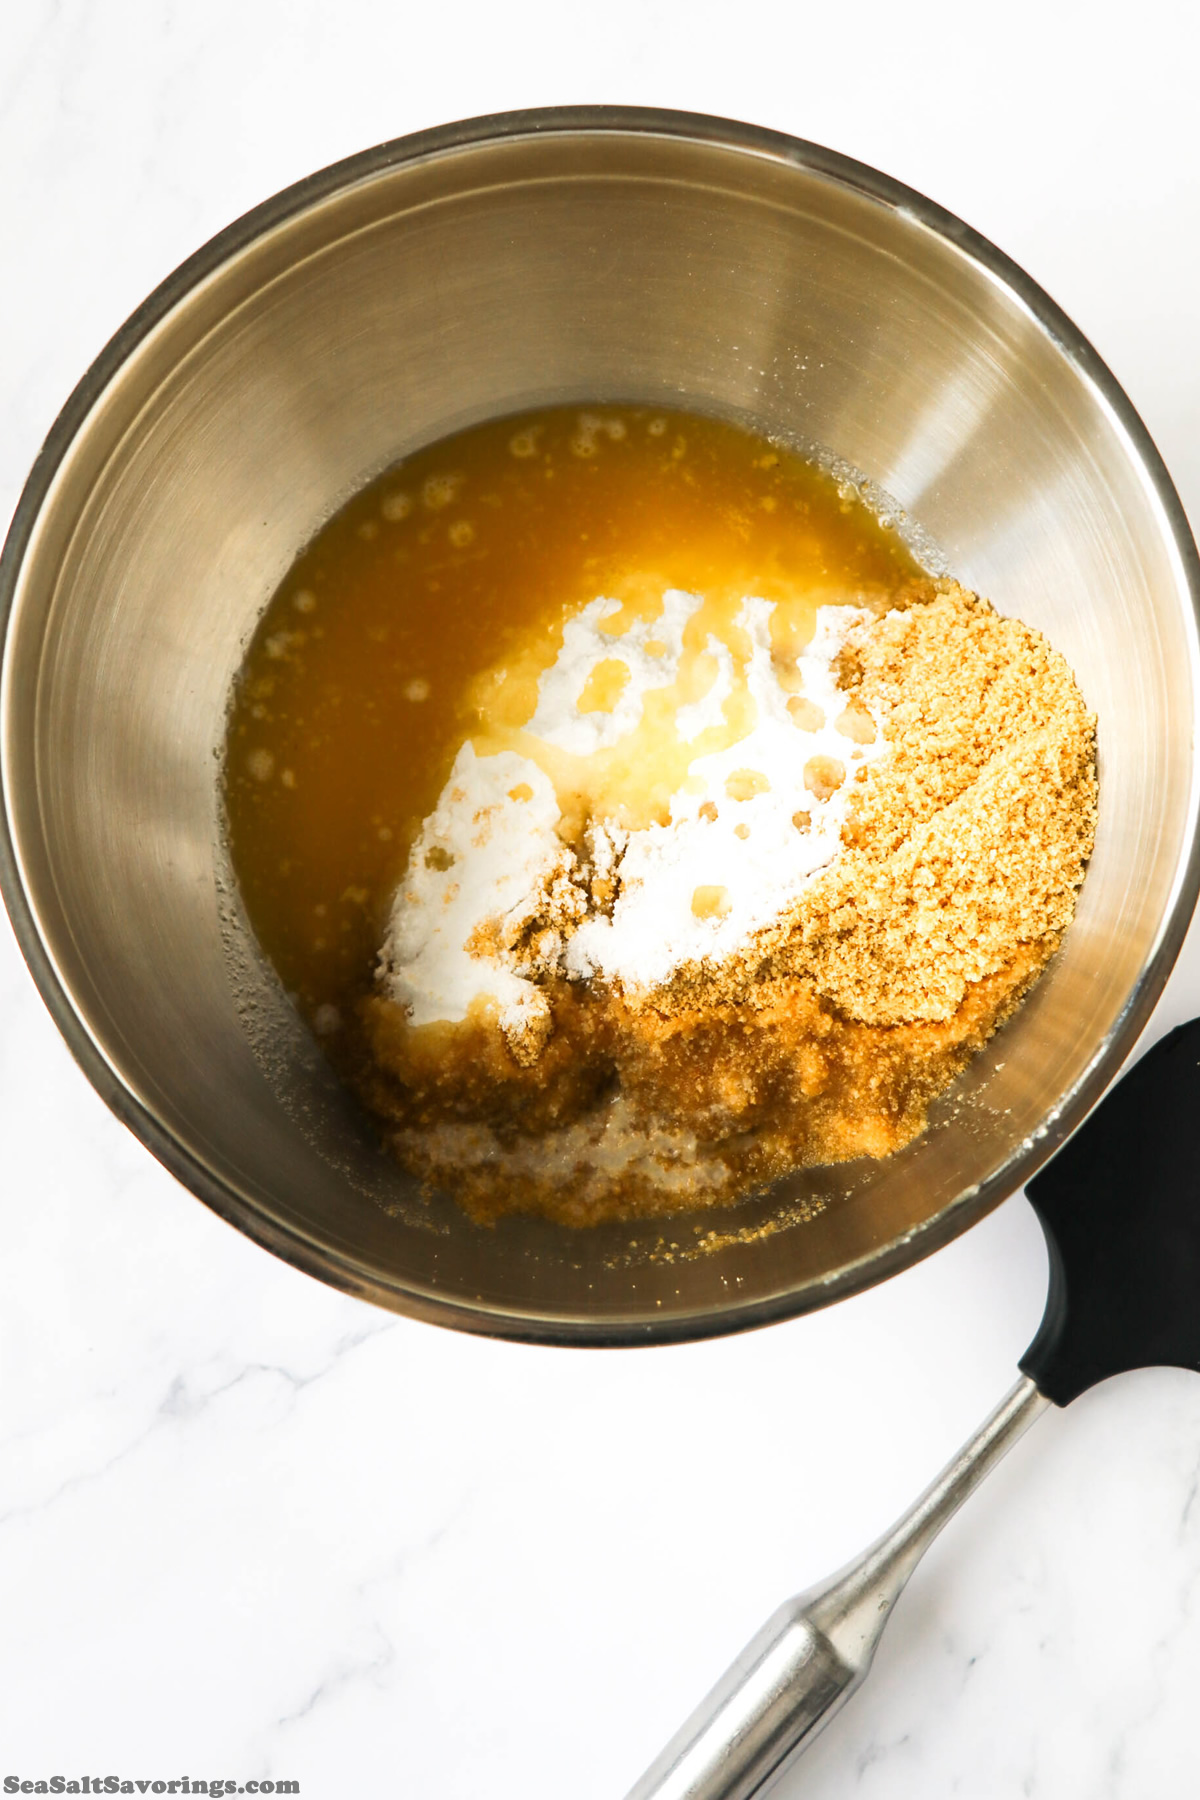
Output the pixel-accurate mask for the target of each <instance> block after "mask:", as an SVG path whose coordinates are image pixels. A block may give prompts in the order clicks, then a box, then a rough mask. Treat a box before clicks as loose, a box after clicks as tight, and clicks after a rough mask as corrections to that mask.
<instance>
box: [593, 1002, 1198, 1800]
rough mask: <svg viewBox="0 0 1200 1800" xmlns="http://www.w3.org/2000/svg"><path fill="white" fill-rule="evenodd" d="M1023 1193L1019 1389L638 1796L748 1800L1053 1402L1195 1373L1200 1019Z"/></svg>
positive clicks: (789, 1619) (749, 1653)
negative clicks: (1040, 1257) (1026, 1218)
mask: <svg viewBox="0 0 1200 1800" xmlns="http://www.w3.org/2000/svg"><path fill="white" fill-rule="evenodd" d="M1026 1192H1027V1193H1028V1195H1029V1198H1030V1200H1031V1201H1032V1203H1033V1207H1034V1210H1035V1211H1036V1213H1037V1215H1038V1218H1039V1219H1040V1220H1041V1223H1042V1229H1043V1231H1044V1232H1045V1234H1046V1243H1047V1246H1048V1248H1049V1252H1050V1291H1049V1296H1048V1298H1047V1301H1046V1311H1045V1314H1044V1316H1043V1318H1042V1323H1041V1325H1040V1326H1039V1328H1038V1332H1037V1335H1036V1337H1035V1338H1034V1340H1033V1342H1032V1344H1030V1346H1029V1348H1028V1350H1027V1351H1026V1352H1025V1354H1024V1356H1023V1357H1022V1358H1021V1362H1020V1368H1021V1379H1020V1380H1019V1381H1018V1382H1017V1384H1016V1386H1015V1387H1014V1388H1013V1389H1012V1391H1011V1393H1009V1394H1008V1395H1007V1397H1006V1398H1005V1399H1004V1400H1002V1401H1001V1402H1000V1404H999V1406H998V1407H997V1408H996V1410H995V1412H993V1413H992V1415H991V1417H990V1418H989V1419H988V1420H987V1421H986V1422H985V1423H984V1424H983V1425H982V1426H981V1427H980V1429H979V1431H978V1432H976V1434H975V1436H974V1437H973V1438H972V1439H971V1440H970V1442H969V1443H967V1444H965V1445H964V1446H963V1448H962V1449H961V1450H960V1451H959V1453H958V1455H957V1456H956V1457H955V1458H954V1460H953V1461H952V1462H951V1463H949V1464H948V1465H947V1467H946V1468H945V1469H943V1470H942V1473H941V1474H940V1475H939V1476H938V1478H937V1480H936V1481H935V1482H933V1484H932V1486H930V1487H928V1488H927V1489H926V1490H925V1492H924V1493H923V1494H922V1495H921V1498H920V1499H919V1500H918V1501H917V1503H916V1505H915V1506H913V1507H912V1508H911V1509H910V1510H909V1511H908V1512H907V1513H905V1515H904V1517H903V1518H902V1519H900V1520H899V1521H898V1522H897V1523H896V1524H895V1525H894V1526H893V1527H892V1529H891V1530H890V1531H889V1532H887V1533H886V1534H885V1535H884V1536H883V1537H881V1538H880V1539H879V1540H878V1541H877V1542H876V1543H875V1544H873V1545H872V1546H871V1548H870V1549H869V1550H868V1551H867V1552H866V1554H865V1556H863V1557H862V1558H860V1560H859V1561H858V1562H855V1563H851V1564H850V1565H849V1566H848V1567H847V1568H845V1569H843V1570H841V1572H840V1573H839V1574H837V1575H835V1576H833V1577H832V1579H831V1580H829V1581H826V1582H824V1583H822V1584H821V1585H820V1586H818V1587H815V1588H810V1589H809V1591H808V1592H807V1593H805V1594H801V1595H799V1596H797V1598H796V1599H794V1600H789V1601H788V1602H787V1603H786V1604H785V1605H784V1606H781V1607H780V1608H779V1611H778V1612H777V1613H775V1614H774V1616H773V1617H772V1618H770V1619H768V1621H767V1623H766V1624H765V1625H764V1626H763V1628H762V1630H761V1631H760V1632H759V1633H758V1636H757V1637H755V1638H754V1639H753V1640H752V1642H751V1643H749V1644H748V1645H747V1646H746V1648H745V1650H743V1652H742V1654H741V1656H739V1657H738V1659H737V1661H736V1662H735V1663H734V1664H733V1666H732V1668H730V1670H729V1671H728V1673H727V1674H726V1675H725V1676H724V1677H723V1678H722V1680H721V1681H719V1682H718V1684H717V1686H716V1687H715V1688H714V1689H713V1691H712V1693H711V1694H709V1696H708V1697H707V1699H706V1700H704V1701H703V1702H702V1703H701V1705H700V1706H699V1707H698V1708H697V1710H696V1711H695V1713H693V1715H692V1717H691V1718H690V1719H689V1720H688V1721H687V1723H686V1724H685V1725H684V1726H683V1728H682V1729H681V1730H680V1731H679V1732H678V1733H677V1734H676V1736H675V1737H674V1738H673V1739H672V1741H671V1743H670V1744H669V1745H668V1746H667V1748H666V1749H665V1750H664V1751H663V1753H662V1755H661V1756H660V1757H659V1758H658V1760H657V1762H656V1763H655V1764H654V1765H653V1767H652V1768H651V1769H649V1770H648V1771H647V1772H646V1774H645V1775H644V1776H643V1777H642V1779H641V1780H640V1781H639V1782H638V1783H637V1785H636V1786H635V1787H634V1788H633V1789H632V1790H631V1792H630V1793H629V1795H628V1796H627V1800H750V1796H751V1795H754V1794H760V1793H762V1791H763V1789H764V1788H765V1787H767V1786H768V1785H770V1784H771V1783H773V1782H774V1780H775V1779H776V1778H777V1777H778V1776H779V1775H781V1774H782V1773H783V1771H784V1769H785V1768H786V1767H788V1765H789V1764H790V1763H791V1761H792V1759H793V1758H794V1757H796V1756H798V1755H799V1754H800V1752H801V1751H802V1750H803V1749H804V1748H805V1746H806V1745H807V1744H809V1743H811V1741H812V1739H813V1738H814V1737H815V1736H816V1734H817V1732H818V1731H819V1730H820V1729H821V1727H822V1725H824V1724H826V1723H827V1721H828V1720H829V1719H831V1718H832V1717H833V1715H834V1713H835V1712H836V1711H837V1710H838V1708H839V1707H840V1706H841V1705H843V1703H844V1702H845V1701H846V1700H848V1699H849V1698H850V1695H851V1694H852V1693H854V1691H855V1689H856V1688H857V1687H858V1686H859V1684H860V1683H861V1682H862V1680H863V1679H864V1677H865V1676H866V1673H867V1671H868V1669H869V1668H870V1666H871V1659H872V1657H873V1656H874V1654H875V1646H876V1644H877V1643H878V1642H879V1638H880V1635H881V1633H882V1631H883V1628H884V1626H885V1625H886V1623H887V1621H888V1618H889V1616H890V1614H891V1611H892V1608H893V1606H894V1605H895V1603H896V1601H897V1599H898V1597H899V1595H900V1592H901V1590H902V1589H903V1587H904V1584H905V1582H906V1581H907V1580H908V1578H909V1576H910V1575H911V1574H912V1572H913V1570H914V1569H915V1567H916V1565H917V1563H918V1562H919V1561H920V1559H921V1556H922V1555H923V1554H924V1552H925V1550H926V1549H927V1548H928V1546H929V1545H930V1544H931V1543H932V1541H933V1539H934V1538H935V1537H936V1536H937V1534H938V1532H939V1531H940V1530H941V1528H942V1526H943V1525H944V1524H945V1523H946V1521H947V1520H948V1519H949V1518H950V1517H951V1516H952V1515H953V1514H954V1513H955V1512H957V1510H958V1508H959V1507H960V1506H961V1505H962V1503H963V1501H964V1500H965V1499H966V1498H967V1496H968V1494H971V1493H973V1492H974V1490H975V1488H977V1487H978V1486H979V1483H980V1482H981V1481H982V1480H983V1478H984V1476H985V1475H986V1474H988V1472H989V1471H990V1470H991V1469H993V1468H994V1467H995V1465H996V1464H997V1463H998V1462H999V1460H1000V1458H1001V1457H1002V1456H1003V1455H1004V1453H1005V1451H1006V1450H1007V1449H1009V1447H1010V1446H1011V1445H1012V1444H1014V1443H1016V1441H1017V1439H1018V1438H1019V1437H1020V1436H1021V1435H1022V1433H1023V1432H1024V1431H1026V1430H1027V1429H1028V1427H1029V1426H1030V1425H1031V1424H1032V1423H1033V1421H1034V1420H1035V1419H1036V1418H1037V1417H1038V1415H1039V1413H1041V1412H1043V1411H1044V1410H1045V1409H1046V1408H1047V1407H1048V1406H1049V1405H1051V1404H1053V1405H1056V1406H1066V1405H1068V1404H1069V1403H1070V1401H1072V1400H1074V1399H1076V1397H1077V1396H1078V1395H1080V1394H1082V1393H1084V1392H1085V1390H1086V1389H1088V1388H1089V1387H1092V1386H1094V1385H1095V1383H1096V1382H1098V1381H1103V1380H1105V1379H1106V1378H1107V1377H1108V1376H1109V1375H1120V1374H1122V1373H1123V1372H1124V1371H1125V1370H1127V1369H1142V1368H1149V1367H1153V1366H1160V1365H1163V1364H1170V1365H1174V1366H1176V1367H1179V1368H1184V1369H1195V1370H1197V1371H1200V1019H1193V1020H1192V1021H1191V1023H1190V1024H1188V1025H1181V1026H1179V1027H1178V1029H1177V1030H1175V1031H1172V1032H1171V1033H1170V1035H1169V1036H1167V1037H1165V1038H1162V1039H1161V1040H1160V1041H1159V1042H1158V1043H1157V1044H1156V1045H1155V1046H1154V1048H1153V1049H1152V1050H1150V1051H1149V1052H1148V1053H1147V1054H1146V1055H1145V1056H1144V1057H1143V1058H1142V1059H1141V1061H1140V1062H1139V1063H1137V1065H1136V1066H1135V1067H1134V1068H1133V1069H1132V1070H1131V1071H1130V1073H1129V1074H1128V1075H1126V1076H1125V1077H1124V1079H1123V1080H1122V1081H1120V1082H1118V1083H1117V1085H1116V1086H1115V1087H1114V1088H1113V1089H1112V1090H1111V1092H1110V1093H1109V1094H1108V1095H1107V1097H1106V1098H1105V1099H1104V1100H1103V1101H1102V1102H1101V1104H1100V1105H1099V1106H1098V1107H1097V1108H1096V1110H1095V1111H1094V1112H1093V1113H1092V1114H1091V1116H1090V1118H1089V1119H1088V1120H1087V1122H1086V1123H1085V1124H1084V1125H1083V1126H1082V1127H1081V1129H1080V1130H1079V1131H1077V1132H1076V1133H1075V1136H1074V1137H1073V1138H1071V1140H1070V1141H1069V1142H1068V1143H1067V1144H1066V1146H1065V1147H1064V1148H1063V1149H1062V1150H1060V1151H1059V1153H1058V1155H1057V1156H1056V1157H1055V1158H1054V1159H1053V1161H1052V1162H1050V1163H1049V1164H1048V1165H1047V1167H1046V1168H1045V1169H1043V1170H1042V1172H1041V1173H1040V1174H1039V1175H1037V1176H1035V1178H1034V1179H1033V1180H1032V1181H1031V1182H1030V1183H1029V1185H1028V1188H1027V1189H1026Z"/></svg>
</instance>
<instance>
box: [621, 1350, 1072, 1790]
mask: <svg viewBox="0 0 1200 1800" xmlns="http://www.w3.org/2000/svg"><path fill="white" fill-rule="evenodd" d="M1048 1405H1049V1401H1048V1400H1046V1399H1045V1398H1044V1397H1043V1395H1042V1394H1041V1393H1040V1392H1039V1391H1038V1389H1037V1387H1036V1386H1035V1384H1034V1383H1033V1382H1032V1381H1031V1380H1030V1379H1029V1378H1028V1377H1025V1378H1023V1379H1022V1380H1021V1381H1018V1383H1017V1385H1016V1386H1015V1387H1014V1388H1013V1390H1012V1392H1011V1393H1010V1394H1009V1395H1008V1396H1007V1398H1006V1399H1004V1400H1002V1401H1001V1403H1000V1405H999V1406H998V1407H997V1408H996V1410H995V1412H994V1413H993V1414H992V1415H991V1417H990V1418H989V1419H988V1420H987V1422H986V1424H984V1425H983V1426H982V1427H981V1428H980V1430H979V1431H977V1432H976V1434H975V1436H974V1437H973V1438H972V1439H971V1441H970V1442H969V1443H968V1444H964V1446H963V1448H962V1449H961V1450H960V1451H959V1453H958V1455H957V1456H956V1457H955V1458H954V1460H953V1462H951V1463H948V1464H947V1466H946V1468H945V1469H943V1471H942V1473H941V1474H940V1475H939V1476H938V1478H937V1480H936V1481H935V1482H934V1483H933V1484H932V1486H930V1487H928V1488H926V1490H925V1492H924V1493H923V1494H922V1495H921V1498H920V1499H919V1500H918V1501H917V1503H916V1505H915V1506H913V1507H911V1508H910V1509H909V1511H908V1512H906V1513H905V1515H904V1517H903V1518H902V1519H900V1520H899V1521H898V1522H897V1523H896V1524H895V1525H894V1526H893V1527H892V1529H891V1530H890V1531H889V1532H887V1533H886V1535H885V1536H883V1537H881V1538H880V1539H879V1540H878V1542H877V1543H875V1544H873V1545H872V1546H871V1548H870V1549H869V1550H868V1551H867V1553H866V1555H865V1556H863V1557H861V1558H860V1559H859V1561H858V1562H855V1563H851V1564H850V1565H849V1567H847V1568H845V1569H843V1570H842V1571H841V1572H840V1574H837V1575H835V1576H834V1577H833V1578H832V1580H830V1581H827V1582H825V1583H823V1584H822V1585H821V1586H820V1587H816V1588H811V1589H810V1590H809V1592H808V1593H806V1594H801V1595H799V1596H798V1597H797V1598H796V1599H794V1600H789V1601H788V1602H787V1604H786V1605H785V1606H781V1607H780V1609H779V1611H778V1612H777V1613H775V1614H774V1616H773V1617H772V1618H770V1619H768V1620H767V1623H766V1624H765V1625H764V1626H763V1628H762V1630H761V1631H760V1632H759V1634H758V1636H757V1637H756V1638H754V1639H753V1640H752V1642H750V1643H749V1644H747V1646H746V1648H745V1650H743V1652H742V1654H741V1656H739V1657H738V1659H737V1661H736V1662H735V1663H734V1664H733V1667H732V1668H731V1669H730V1670H729V1671H728V1672H727V1674H725V1675H724V1676H723V1677H722V1679H721V1680H720V1681H719V1682H718V1683H717V1685H716V1687H715V1688H714V1689H713V1690H712V1692H711V1694H709V1695H708V1697H707V1699H705V1700H704V1701H702V1702H701V1704H700V1706H699V1707H698V1708H697V1709H696V1711H695V1712H694V1713H693V1714H692V1716H691V1718H690V1719H689V1720H688V1721H687V1724H686V1725H684V1727H683V1728H682V1730H681V1731H679V1732H678V1733H677V1734H676V1735H675V1737H674V1738H672V1740H671V1742H670V1743H669V1744H668V1745H667V1748H666V1749H665V1750H664V1751H663V1753H662V1755H661V1756H660V1757H659V1758H658V1760H657V1762H656V1763H655V1764H654V1765H653V1767H652V1768H650V1769H648V1770H647V1771H646V1773H645V1774H644V1775H643V1776H642V1779H641V1780H640V1781H639V1782H638V1783H637V1785H636V1786H635V1787H634V1788H633V1789H631V1791H630V1793H629V1795H628V1796H627V1800H750V1796H751V1795H752V1794H759V1793H761V1792H762V1790H763V1788H764V1787H765V1786H766V1785H767V1783H768V1782H770V1781H772V1780H773V1779H774V1778H775V1777H776V1776H778V1775H781V1774H782V1773H783V1770H784V1769H785V1767H786V1766H787V1764H788V1763H789V1761H790V1760H791V1758H792V1757H794V1756H796V1755H798V1754H799V1752H800V1751H801V1750H803V1749H804V1747H805V1745H806V1744H809V1743H811V1741H812V1739H813V1738H814V1737H815V1736H816V1734H817V1732H818V1731H819V1730H820V1729H821V1727H822V1725H824V1724H826V1722H827V1721H828V1720H829V1719H831V1718H832V1717H833V1715H834V1713H835V1712H836V1711H837V1710H838V1708H839V1707H840V1706H841V1705H842V1704H843V1702H844V1701H846V1700H848V1699H849V1698H850V1695H851V1694H852V1693H853V1692H854V1690H855V1688H856V1687H858V1685H859V1683H860V1682H861V1681H862V1680H863V1678H864V1676H865V1675H866V1673H867V1670H868V1669H869V1668H870V1666H871V1658H872V1657H873V1656H874V1654H875V1646H876V1644H877V1643H878V1642H879V1637H880V1634H881V1632H882V1631H883V1628H884V1626H885V1625H886V1623H887V1620H888V1615H889V1614H890V1612H891V1610H892V1607H893V1606H894V1605H895V1604H896V1601H897V1599H898V1598H899V1595H900V1592H901V1590H902V1589H903V1587H904V1584H905V1582H906V1581H907V1580H908V1578H909V1576H910V1575H911V1574H912V1572H913V1570H914V1569H915V1568H916V1566H917V1564H918V1562H919V1561H920V1560H921V1557H922V1556H923V1555H924V1553H925V1551H926V1550H927V1549H928V1547H929V1545H930V1544H931V1543H932V1542H933V1540H934V1538H935V1537H936V1536H937V1534H938V1532H939V1531H940V1530H941V1529H942V1526H943V1525H944V1524H945V1523H946V1521H947V1519H949V1518H951V1517H952V1516H953V1514H954V1513H956V1512H957V1511H958V1509H959V1507H960V1506H961V1505H962V1503H963V1501H964V1500H965V1499H966V1498H967V1496H968V1494H971V1493H973V1492H974V1491H975V1489H976V1488H977V1487H978V1486H979V1483H980V1482H981V1481H982V1480H983V1478H984V1476H985V1475H987V1474H988V1473H989V1471H990V1470H991V1469H993V1468H994V1467H995V1465H996V1464H997V1463H998V1462H999V1461H1000V1458H1001V1457H1002V1456H1003V1455H1004V1453H1005V1451H1006V1450H1008V1449H1009V1448H1010V1447H1011V1445H1013V1444H1015V1443H1016V1441H1017V1439H1018V1438H1019V1437H1020V1436H1021V1435H1022V1433H1023V1432H1025V1431H1026V1430H1027V1429H1028V1427H1029V1426H1030V1425H1032V1423H1033V1421H1034V1420H1035V1419H1036V1418H1037V1416H1038V1414H1039V1413H1040V1412H1041V1411H1042V1410H1043V1409H1044V1408H1045V1407H1046V1406H1048Z"/></svg>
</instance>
